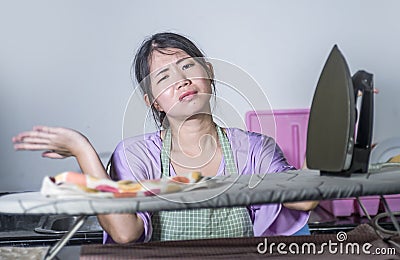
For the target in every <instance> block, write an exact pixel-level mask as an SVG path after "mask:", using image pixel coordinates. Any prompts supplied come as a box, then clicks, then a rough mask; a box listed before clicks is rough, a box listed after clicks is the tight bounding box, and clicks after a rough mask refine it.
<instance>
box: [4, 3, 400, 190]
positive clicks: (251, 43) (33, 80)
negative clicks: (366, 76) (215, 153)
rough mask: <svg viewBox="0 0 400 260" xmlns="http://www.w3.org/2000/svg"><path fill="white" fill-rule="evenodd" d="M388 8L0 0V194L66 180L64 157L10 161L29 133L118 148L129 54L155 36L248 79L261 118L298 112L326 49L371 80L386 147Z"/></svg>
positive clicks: (24, 155)
mask: <svg viewBox="0 0 400 260" xmlns="http://www.w3.org/2000/svg"><path fill="white" fill-rule="evenodd" d="M399 9H400V2H399V1H396V0H392V1H390V0H383V1H378V0H376V1H373V0H364V1H361V0H359V1H356V0H335V1H333V0H332V1H318V0H299V1H288V0H283V1H277V0H276V1H255V0H252V1H232V0H219V1H213V0H202V1H180V0H170V1H162V0H158V1H128V0H117V1H106V0H84V1H78V0H70V1H61V0H58V1H50V0H36V1H28V0H15V1H14V0H0V90H1V92H0V93H1V94H0V110H1V114H0V122H1V125H0V133H1V134H0V165H1V171H0V177H1V180H0V192H5V191H25V190H38V189H39V188H40V185H41V181H42V179H43V177H44V176H45V175H55V174H57V173H59V172H61V171H65V170H77V167H78V166H77V164H76V163H75V161H74V159H73V158H70V159H66V160H50V159H41V157H40V153H38V152H14V150H13V147H12V143H11V137H12V136H13V135H15V134H16V133H18V132H20V131H24V130H28V129H31V127H32V126H33V125H38V124H44V125H52V126H65V127H70V128H74V129H78V130H79V131H81V132H83V133H84V134H85V135H87V136H88V137H89V139H90V140H91V142H92V143H93V145H94V146H95V148H96V149H97V150H98V152H100V153H102V154H104V158H106V157H107V156H108V154H109V153H110V152H112V151H113V149H114V147H115V146H116V144H117V143H118V141H119V140H120V139H121V138H122V137H123V133H122V129H123V127H122V124H123V117H124V111H125V108H126V105H127V104H128V101H129V97H130V95H131V93H132V91H133V90H134V84H133V82H132V81H131V79H130V66H131V61H132V59H133V56H134V53H135V51H136V49H137V47H138V46H139V44H140V43H141V42H142V41H143V39H144V38H145V37H146V36H149V35H151V34H153V33H156V32H162V31H172V32H177V33H181V34H184V35H187V36H188V37H189V38H190V39H192V40H193V41H195V42H196V43H197V44H198V45H199V47H200V48H201V49H203V50H204V51H205V52H206V54H207V55H208V56H210V57H213V58H217V59H221V60H226V61H228V62H231V63H232V64H235V65H238V66H239V67H240V68H242V69H243V71H245V72H247V73H248V74H250V75H251V76H252V77H253V78H254V80H255V81H256V82H257V83H258V84H259V85H260V86H261V88H262V90H263V91H264V92H265V93H266V94H267V97H268V100H269V102H270V104H267V103H266V104H265V109H269V108H270V107H269V106H271V107H272V108H273V109H296V108H308V107H309V106H310V104H311V100H312V95H313V93H314V89H315V86H316V83H317V80H318V77H319V74H320V72H321V69H322V66H323V64H324V62H325V60H326V58H327V55H328V53H329V51H330V49H331V48H332V46H333V45H334V44H338V45H339V48H340V49H341V50H342V52H343V54H344V55H345V56H346V58H347V61H348V63H349V67H350V69H351V71H352V72H355V71H356V70H358V69H366V70H368V71H370V72H372V73H374V75H375V85H376V86H377V87H378V88H379V89H380V92H381V93H380V94H379V95H377V96H376V108H375V112H376V117H375V129H374V131H375V132H374V142H381V141H382V140H384V139H386V138H389V137H394V136H398V135H399V130H398V129H400V127H399V126H400V120H399V117H400V115H399V112H400V104H399V102H397V99H398V97H399V92H400V88H399V82H400V78H399V72H398V71H399V67H400V66H399V65H398V61H399V58H400V50H399V48H398V46H399V40H400V26H399V24H400V17H399V16H398V14H397V12H398V10H399ZM242 87H243V88H244V90H246V88H245V87H246V86H242ZM247 91H251V90H247ZM220 94H221V95H222V96H223V95H224V93H220ZM139 101H140V100H139ZM139 101H138V102H134V105H137V106H138V108H139V107H140V108H141V109H142V108H143V103H142V102H139ZM235 106H237V109H238V110H240V111H241V110H244V109H243V107H241V106H242V104H241V102H238V104H235ZM257 108H260V109H262V106H258V107H257ZM138 111H139V109H138ZM137 116H138V117H140V118H142V117H143V114H140V113H138V115H137ZM242 116H244V114H243V115H242ZM135 120H136V119H133V120H132V123H131V124H132V126H130V129H131V132H132V134H135V133H138V134H139V133H141V132H143V125H141V124H137V125H136V124H135V123H134V122H135Z"/></svg>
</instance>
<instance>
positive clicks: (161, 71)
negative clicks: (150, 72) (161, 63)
mask: <svg viewBox="0 0 400 260" xmlns="http://www.w3.org/2000/svg"><path fill="white" fill-rule="evenodd" d="M167 70H169V68H168V67H166V68H164V69H162V70H160V71H159V72H157V74H156V75H155V76H154V77H157V76H158V75H160V74H161V73H164V72H166V71H167Z"/></svg>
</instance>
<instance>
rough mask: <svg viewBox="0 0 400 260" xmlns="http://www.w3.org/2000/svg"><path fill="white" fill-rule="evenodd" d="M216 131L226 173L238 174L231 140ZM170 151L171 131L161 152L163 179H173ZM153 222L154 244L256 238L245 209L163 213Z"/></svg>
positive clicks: (168, 132) (192, 210) (221, 132)
mask: <svg viewBox="0 0 400 260" xmlns="http://www.w3.org/2000/svg"><path fill="white" fill-rule="evenodd" d="M216 128H217V133H218V139H219V140H220V143H221V147H222V152H223V156H224V159H225V165H226V166H225V167H226V168H225V170H226V172H228V173H229V174H237V170H236V165H235V163H234V160H233V154H232V149H231V146H230V144H229V140H228V138H227V136H226V134H225V133H223V131H222V130H221V128H220V127H219V126H216ZM170 151H171V132H170V131H169V129H167V130H166V133H165V138H164V142H163V145H162V150H161V164H162V171H163V172H162V173H163V177H165V176H170V172H169V169H170V157H169V153H170ZM152 223H153V235H152V240H153V241H159V240H161V241H164V240H187V239H203V238H221V237H250V236H253V225H252V222H251V219H250V215H249V213H248V211H247V209H246V208H245V207H229V208H211V209H191V210H174V211H160V212H156V213H154V214H153V216H152Z"/></svg>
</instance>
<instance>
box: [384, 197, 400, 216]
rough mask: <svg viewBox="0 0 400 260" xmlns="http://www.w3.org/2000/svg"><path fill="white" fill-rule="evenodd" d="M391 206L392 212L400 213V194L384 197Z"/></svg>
mask: <svg viewBox="0 0 400 260" xmlns="http://www.w3.org/2000/svg"><path fill="white" fill-rule="evenodd" d="M383 197H384V198H385V200H386V202H387V204H388V206H389V209H390V211H392V212H393V211H400V194H392V195H384V196H383Z"/></svg>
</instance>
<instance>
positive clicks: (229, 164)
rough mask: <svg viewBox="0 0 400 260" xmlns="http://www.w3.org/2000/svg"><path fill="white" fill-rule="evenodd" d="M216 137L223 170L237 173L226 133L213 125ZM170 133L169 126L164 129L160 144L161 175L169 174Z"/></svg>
mask: <svg viewBox="0 0 400 260" xmlns="http://www.w3.org/2000/svg"><path fill="white" fill-rule="evenodd" d="M215 127H216V129H217V135H218V139H219V141H220V144H221V148H222V154H223V156H224V159H225V171H226V172H227V173H228V174H237V173H238V172H237V169H236V164H235V161H234V158H233V152H232V148H231V145H230V143H229V140H228V137H227V135H226V134H225V133H224V132H223V131H222V129H221V127H220V126H219V125H215ZM171 141H172V135H171V131H170V130H169V128H167V129H166V130H165V136H164V141H163V142H162V144H161V146H162V148H161V169H162V175H163V176H170V162H171V161H170V154H171Z"/></svg>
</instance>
